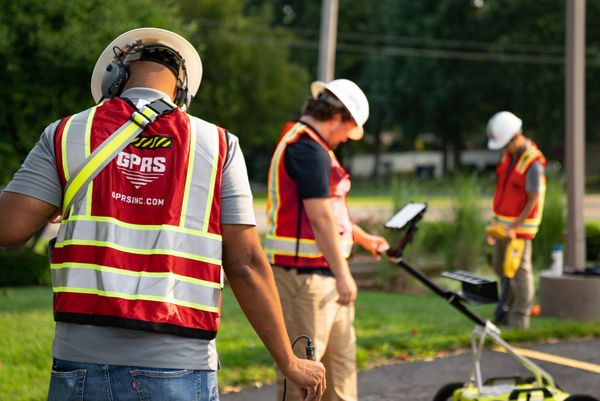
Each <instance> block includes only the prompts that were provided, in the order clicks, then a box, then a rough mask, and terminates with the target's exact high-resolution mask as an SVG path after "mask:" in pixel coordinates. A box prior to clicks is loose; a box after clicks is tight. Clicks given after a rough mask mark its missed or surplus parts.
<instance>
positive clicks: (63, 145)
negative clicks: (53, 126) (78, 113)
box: [60, 115, 75, 181]
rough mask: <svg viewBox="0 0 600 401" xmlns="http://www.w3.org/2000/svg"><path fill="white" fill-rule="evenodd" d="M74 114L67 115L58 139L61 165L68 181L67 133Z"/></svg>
mask: <svg viewBox="0 0 600 401" xmlns="http://www.w3.org/2000/svg"><path fill="white" fill-rule="evenodd" d="M73 117H75V116H74V115H73V116H71V117H69V119H68V120H67V122H66V124H65V128H64V129H63V134H62V138H61V140H60V147H61V151H62V165H63V174H64V176H65V180H67V181H69V178H70V174H69V163H68V161H67V135H68V134H69V127H70V126H71V121H73Z"/></svg>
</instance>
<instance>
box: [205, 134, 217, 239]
mask: <svg viewBox="0 0 600 401" xmlns="http://www.w3.org/2000/svg"><path fill="white" fill-rule="evenodd" d="M215 131H216V134H217V135H216V136H215V140H216V141H217V143H216V146H215V151H214V152H213V160H212V171H211V172H210V183H209V184H208V196H207V198H206V210H205V211H204V227H203V228H202V230H203V231H208V222H209V219H210V213H211V211H212V203H213V197H214V196H215V181H216V180H217V165H218V163H219V142H220V141H219V135H221V134H220V133H219V130H218V129H216V130H215Z"/></svg>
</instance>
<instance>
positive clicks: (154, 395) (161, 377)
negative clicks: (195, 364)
mask: <svg viewBox="0 0 600 401" xmlns="http://www.w3.org/2000/svg"><path fill="white" fill-rule="evenodd" d="M130 373H131V377H132V378H133V387H134V388H135V389H136V390H137V392H138V395H139V397H140V401H153V400H154V401H184V400H186V401H187V400H189V401H193V400H197V399H199V398H198V393H199V389H198V383H197V379H196V375H195V374H194V373H195V372H194V371H193V370H189V369H183V370H139V369H136V370H131V371H130Z"/></svg>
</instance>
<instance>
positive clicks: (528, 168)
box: [487, 111, 546, 328]
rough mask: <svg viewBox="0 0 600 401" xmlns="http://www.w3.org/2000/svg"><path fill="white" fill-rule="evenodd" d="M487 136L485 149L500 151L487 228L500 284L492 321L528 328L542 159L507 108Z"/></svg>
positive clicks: (543, 180)
mask: <svg viewBox="0 0 600 401" xmlns="http://www.w3.org/2000/svg"><path fill="white" fill-rule="evenodd" d="M487 135H488V147H489V148H490V149H493V150H500V149H501V150H502V159H501V161H500V163H499V164H498V166H497V168H496V175H497V182H496V192H495V194H494V203H493V221H492V224H491V225H490V227H489V230H488V243H490V244H493V245H494V269H495V271H496V273H497V274H498V276H499V277H500V278H501V280H502V283H503V285H502V287H503V290H502V296H501V300H500V303H499V305H498V308H497V309H496V314H495V320H496V322H497V323H500V324H506V325H507V326H509V327H521V328H527V327H529V316H530V314H531V303H532V301H533V297H534V291H535V290H534V284H533V273H532V266H531V241H532V239H533V238H535V235H536V233H537V231H538V228H539V225H540V222H541V220H542V211H543V208H544V196H545V193H546V176H545V166H546V159H545V157H544V155H543V154H542V152H541V151H540V150H539V149H538V147H537V145H536V144H535V143H534V142H533V141H532V140H530V139H528V138H526V137H525V136H524V135H523V132H522V122H521V119H520V118H518V117H517V116H515V115H514V114H512V113H510V112H508V111H501V112H499V113H496V114H495V115H494V116H493V117H492V118H491V119H490V121H489V122H488V126H487Z"/></svg>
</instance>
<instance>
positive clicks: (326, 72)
mask: <svg viewBox="0 0 600 401" xmlns="http://www.w3.org/2000/svg"><path fill="white" fill-rule="evenodd" d="M338 4H339V3H338V0H323V7H322V9H321V38H320V41H319V71H318V75H317V78H318V79H319V80H320V81H325V82H329V81H331V80H332V79H333V77H334V75H335V44H336V41H337V21H338Z"/></svg>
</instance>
